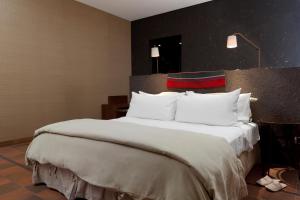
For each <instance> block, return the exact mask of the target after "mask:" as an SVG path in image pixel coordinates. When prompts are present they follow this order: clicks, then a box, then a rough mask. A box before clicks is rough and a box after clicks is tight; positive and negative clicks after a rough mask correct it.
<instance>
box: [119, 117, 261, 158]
mask: <svg viewBox="0 0 300 200" xmlns="http://www.w3.org/2000/svg"><path fill="white" fill-rule="evenodd" d="M114 120H115V121H121V122H128V123H135V124H140V125H146V126H152V127H159V128H166V129H177V130H184V131H190V132H196V133H202V134H207V135H212V136H217V137H222V138H224V139H225V140H226V141H227V142H228V143H229V144H230V145H231V146H232V148H233V149H234V151H235V153H236V155H237V156H239V155H240V154H241V153H243V152H244V151H251V150H252V149H253V146H254V145H255V144H256V143H257V142H258V141H259V139H260V137H259V131H258V127H257V125H256V124H255V123H248V124H244V123H240V124H238V125H236V126H209V125H203V124H193V123H182V122H176V121H161V120H152V119H141V118H133V117H122V118H119V119H114Z"/></svg>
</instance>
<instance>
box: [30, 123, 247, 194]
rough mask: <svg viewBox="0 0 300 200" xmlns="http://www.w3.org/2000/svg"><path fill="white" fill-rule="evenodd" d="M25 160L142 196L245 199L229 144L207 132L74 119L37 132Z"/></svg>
mask: <svg viewBox="0 0 300 200" xmlns="http://www.w3.org/2000/svg"><path fill="white" fill-rule="evenodd" d="M67 141H69V142H67ZM55 144H58V145H59V144H61V145H60V146H56V147H54V146H55ZM62 145H63V146H62ZM97 149H98V150H97ZM120 154H121V155H120ZM97 156H99V157H98V158H97ZM26 157H27V159H28V163H29V164H30V161H37V162H39V163H50V164H52V165H54V166H57V167H61V168H65V169H68V170H71V171H72V172H74V173H75V174H76V175H77V176H78V177H80V178H81V179H83V180H85V181H87V182H89V183H91V184H94V185H96V186H101V187H105V188H111V189H114V190H119V191H122V192H125V193H128V194H131V195H137V196H139V197H141V198H149V199H153V200H177V199H178V200H182V198H183V196H184V199H186V200H189V199H190V200H196V199H197V200H199V199H205V200H206V199H214V200H239V199H242V198H243V197H244V196H246V195H247V187H246V183H245V180H244V169H243V167H242V164H241V162H240V160H239V159H238V158H237V157H236V155H235V153H234V151H233V149H232V148H231V146H230V145H229V144H228V143H227V142H226V141H225V140H224V139H222V138H218V137H213V136H208V135H205V134H195V133H193V132H187V131H181V130H171V129H163V128H155V127H150V126H142V125H137V124H131V123H125V122H117V121H104V120H93V119H80V120H71V121H65V122H59V123H55V124H51V125H48V126H45V127H42V128H41V129H38V130H37V131H36V133H35V139H34V140H33V142H32V144H31V145H30V146H29V148H28V151H27V155H26ZM187 184H189V185H187ZM181 193H186V194H181Z"/></svg>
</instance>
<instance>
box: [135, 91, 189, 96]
mask: <svg viewBox="0 0 300 200" xmlns="http://www.w3.org/2000/svg"><path fill="white" fill-rule="evenodd" d="M139 94H143V95H157V96H165V95H185V92H161V93H159V94H150V93H146V92H143V91H139Z"/></svg>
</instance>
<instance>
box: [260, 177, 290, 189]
mask: <svg viewBox="0 0 300 200" xmlns="http://www.w3.org/2000/svg"><path fill="white" fill-rule="evenodd" d="M256 183H257V184H258V185H261V186H264V187H266V188H267V190H269V191H272V192H278V191H280V190H282V189H284V188H286V187H287V185H286V184H284V183H281V182H280V180H279V179H272V178H271V177H270V176H268V175H267V176H265V177H263V178H261V179H259V180H258V181H256Z"/></svg>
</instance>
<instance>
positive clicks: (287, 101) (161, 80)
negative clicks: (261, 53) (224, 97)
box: [130, 68, 300, 123]
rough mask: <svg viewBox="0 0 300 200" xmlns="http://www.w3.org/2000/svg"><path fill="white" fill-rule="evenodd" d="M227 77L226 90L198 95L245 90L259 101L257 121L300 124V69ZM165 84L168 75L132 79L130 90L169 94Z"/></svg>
mask: <svg viewBox="0 0 300 200" xmlns="http://www.w3.org/2000/svg"><path fill="white" fill-rule="evenodd" d="M225 76H226V88H220V89H214V90H200V91H199V90H198V91H197V92H222V91H232V90H234V89H237V88H242V92H243V93H246V92H251V93H252V96H253V97H256V98H258V101H257V102H255V103H252V112H253V118H254V120H255V121H258V120H263V121H272V122H281V123H299V122H300V68H285V69H258V68H253V69H249V70H232V71H225ZM166 80H167V75H165V74H157V75H146V76H132V77H131V78H130V90H131V91H135V92H138V91H140V90H142V91H145V92H149V93H159V92H164V91H168V89H167V87H166ZM187 90H188V89H187Z"/></svg>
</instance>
